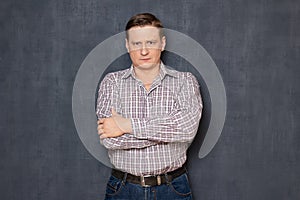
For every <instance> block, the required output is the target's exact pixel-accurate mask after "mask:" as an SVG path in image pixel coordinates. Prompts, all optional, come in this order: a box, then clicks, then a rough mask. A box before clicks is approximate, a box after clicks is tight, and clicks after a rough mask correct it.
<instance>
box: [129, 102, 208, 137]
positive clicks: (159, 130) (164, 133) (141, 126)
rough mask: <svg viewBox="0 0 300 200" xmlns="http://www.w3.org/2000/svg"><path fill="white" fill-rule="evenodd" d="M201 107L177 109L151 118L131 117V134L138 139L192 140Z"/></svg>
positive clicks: (196, 128)
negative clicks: (162, 115) (169, 113)
mask: <svg viewBox="0 0 300 200" xmlns="http://www.w3.org/2000/svg"><path fill="white" fill-rule="evenodd" d="M201 112H202V107H200V106H199V107H198V108H197V109H196V110H194V111H193V112H191V111H178V112H177V113H174V114H173V115H169V116H165V117H156V118H152V119H132V126H133V132H132V134H133V135H134V136H135V137H137V138H140V139H147V140H151V141H161V142H188V143H190V142H192V141H193V139H194V137H195V135H196V133H197V130H198V126H199V121H200V118H201Z"/></svg>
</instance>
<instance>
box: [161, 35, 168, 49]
mask: <svg viewBox="0 0 300 200" xmlns="http://www.w3.org/2000/svg"><path fill="white" fill-rule="evenodd" d="M161 43H162V44H161V51H164V50H165V47H166V43H167V39H166V36H162V38H161Z"/></svg>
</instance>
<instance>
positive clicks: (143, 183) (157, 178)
mask: <svg viewBox="0 0 300 200" xmlns="http://www.w3.org/2000/svg"><path fill="white" fill-rule="evenodd" d="M147 177H152V176H151V175H146V176H140V178H141V179H140V180H141V182H140V184H141V186H143V187H151V185H146V182H145V178H147ZM156 183H157V185H161V177H160V175H157V176H156Z"/></svg>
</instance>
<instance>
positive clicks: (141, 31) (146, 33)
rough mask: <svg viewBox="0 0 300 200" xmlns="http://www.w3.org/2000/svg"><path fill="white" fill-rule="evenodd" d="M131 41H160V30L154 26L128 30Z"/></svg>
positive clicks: (136, 27)
mask: <svg viewBox="0 0 300 200" xmlns="http://www.w3.org/2000/svg"><path fill="white" fill-rule="evenodd" d="M127 33H128V39H129V40H145V39H159V38H160V29H159V28H157V27H154V26H142V27H140V26H135V27H132V28H131V29H129V30H127Z"/></svg>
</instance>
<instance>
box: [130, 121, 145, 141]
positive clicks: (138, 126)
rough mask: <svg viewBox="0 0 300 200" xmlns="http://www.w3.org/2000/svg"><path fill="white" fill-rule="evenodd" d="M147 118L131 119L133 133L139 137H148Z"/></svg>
mask: <svg viewBox="0 0 300 200" xmlns="http://www.w3.org/2000/svg"><path fill="white" fill-rule="evenodd" d="M146 124H147V120H146V119H131V126H132V134H133V136H134V137H136V138H139V139H148V138H147V134H146Z"/></svg>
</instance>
